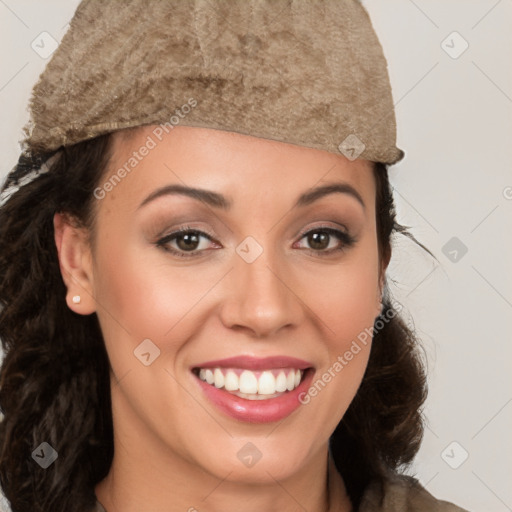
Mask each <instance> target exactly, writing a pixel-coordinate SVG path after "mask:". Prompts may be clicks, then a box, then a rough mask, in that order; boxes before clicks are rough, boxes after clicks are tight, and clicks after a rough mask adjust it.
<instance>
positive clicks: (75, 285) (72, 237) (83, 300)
mask: <svg viewBox="0 0 512 512" xmlns="http://www.w3.org/2000/svg"><path fill="white" fill-rule="evenodd" d="M53 227H54V235H55V245H56V248H57V254H58V257H59V266H60V272H61V275H62V279H63V281H64V284H65V285H66V288H67V293H66V303H67V305H68V307H69V309H71V310H72V311H74V312H75V313H78V314H80V315H90V314H91V313H94V312H95V311H96V301H95V300H94V281H93V272H92V258H91V251H90V245H89V241H88V236H87V234H88V233H87V230H86V229H85V228H83V227H79V226H78V225H77V224H76V223H75V222H73V219H72V218H71V217H70V216H69V215H67V214H65V213H56V214H55V215H54V217H53Z"/></svg>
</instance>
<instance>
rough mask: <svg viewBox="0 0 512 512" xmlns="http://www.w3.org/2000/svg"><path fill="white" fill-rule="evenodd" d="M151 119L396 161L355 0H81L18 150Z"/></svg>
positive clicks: (381, 86) (371, 48)
mask: <svg viewBox="0 0 512 512" xmlns="http://www.w3.org/2000/svg"><path fill="white" fill-rule="evenodd" d="M147 124H156V125H158V124H160V125H162V126H163V129H165V130H166V131H169V130H170V129H172V128H174V126H177V125H183V126H197V127H203V128H213V129H220V130H226V131H232V132H238V133H241V134H246V135H252V136H255V137H261V138H266V139H271V140H275V141H279V142H287V143H291V144H297V145H301V146H306V147H311V148H316V149H322V150H325V151H329V152H333V153H337V154H340V152H341V153H343V154H345V156H347V157H348V158H349V159H351V160H353V159H355V158H357V157H359V158H363V159H367V160H372V161H379V162H383V163H388V164H393V163H396V162H397V161H399V160H400V159H401V158H402V157H403V155H404V153H403V151H402V150H400V149H399V148H397V147H396V121H395V112H394V105H393V99H392V92H391V86H390V81H389V76H388V70H387V62H386V59H385V57H384V54H383V50H382V47H381V45H380V42H379V40H378V38H377V35H376V33H375V31H374V29H373V27H372V24H371V21H370V18H369V16H368V14H367V12H366V11H365V10H364V8H363V7H362V6H361V4H360V3H359V2H358V1H357V0H308V1H305V0H165V1H164V0H152V1H150V2H146V1H143V0H123V1H121V0H83V1H82V2H81V3H80V5H79V6H78V8H77V11H76V13H75V16H74V17H73V19H72V21H71V23H70V28H69V30H68V31H67V33H66V34H65V36H64V38H63V39H62V42H61V44H60V45H59V47H58V48H57V50H56V51H55V53H54V54H53V56H52V58H51V60H50V61H49V63H48V65H47V66H46V69H45V70H44V72H43V73H42V75H41V76H40V78H39V81H38V83H37V84H36V85H35V86H34V89H33V92H32V97H31V100H30V121H29V123H28V124H27V126H26V127H25V140H24V146H25V149H28V150H30V151H31V152H50V151H54V150H56V149H58V148H59V147H61V146H68V145H71V144H75V143H77V142H80V141H84V140H87V139H90V138H93V137H96V136H98V135H102V134H105V133H108V132H112V131H116V130H120V129H124V128H130V127H135V126H140V125H147Z"/></svg>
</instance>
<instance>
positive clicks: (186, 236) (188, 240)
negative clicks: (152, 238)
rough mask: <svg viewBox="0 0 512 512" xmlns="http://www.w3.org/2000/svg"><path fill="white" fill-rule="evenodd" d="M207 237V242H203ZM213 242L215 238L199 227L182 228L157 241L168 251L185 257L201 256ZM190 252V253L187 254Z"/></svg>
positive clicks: (159, 245)
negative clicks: (199, 229) (198, 228)
mask: <svg viewBox="0 0 512 512" xmlns="http://www.w3.org/2000/svg"><path fill="white" fill-rule="evenodd" d="M202 239H205V240H206V241H205V242H202ZM211 243H213V238H212V237H211V236H210V235H207V234H206V233H203V232H202V231H198V230H197V229H190V228H182V229H179V230H178V231H175V232H174V233H170V234H169V235H167V236H165V237H163V238H161V239H160V240H158V241H157V242H156V245H157V246H158V247H161V248H162V249H164V250H165V251H167V252H170V253H172V254H174V255H176V256H179V257H183V258H190V257H194V256H200V255H201V253H202V252H203V251H204V250H206V249H207V248H208V246H209V245H210V244H211ZM186 253H188V254H186Z"/></svg>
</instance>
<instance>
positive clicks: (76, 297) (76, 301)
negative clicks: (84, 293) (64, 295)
mask: <svg viewBox="0 0 512 512" xmlns="http://www.w3.org/2000/svg"><path fill="white" fill-rule="evenodd" d="M81 300H82V299H81V298H80V295H75V296H73V304H80V301H81Z"/></svg>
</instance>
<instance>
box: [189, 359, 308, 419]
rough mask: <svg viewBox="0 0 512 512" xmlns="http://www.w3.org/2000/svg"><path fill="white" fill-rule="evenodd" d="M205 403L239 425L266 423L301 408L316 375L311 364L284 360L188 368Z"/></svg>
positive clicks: (225, 362) (222, 362)
mask: <svg viewBox="0 0 512 512" xmlns="http://www.w3.org/2000/svg"><path fill="white" fill-rule="evenodd" d="M191 372H192V374H193V375H194V379H195V381H196V382H197V383H198V385H199V386H200V388H201V389H202V391H203V392H204V396H205V397H206V399H207V400H208V401H209V402H210V403H211V404H213V405H214V406H216V407H217V408H218V409H219V410H220V411H221V412H223V413H224V414H227V415H228V416H230V417H232V418H235V419H237V420H239V421H244V422H252V423H267V422H272V421H279V420H281V419H283V418H285V417H286V416H288V415H290V414H291V413H292V412H293V411H295V410H296V409H297V408H298V407H299V406H300V405H301V401H300V397H301V396H302V395H303V394H305V392H306V391H307V389H308V387H309V385H310V383H311V381H312V379H313V375H314V373H315V369H314V368H313V366H312V365H311V363H309V362H307V361H303V360H300V359H296V358H289V357H285V356H278V357H267V358H263V359H258V358H254V357H247V356H240V357H234V358H229V359H223V360H218V361H210V362H207V363H200V364H199V365H197V366H194V367H192V368H191Z"/></svg>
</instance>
